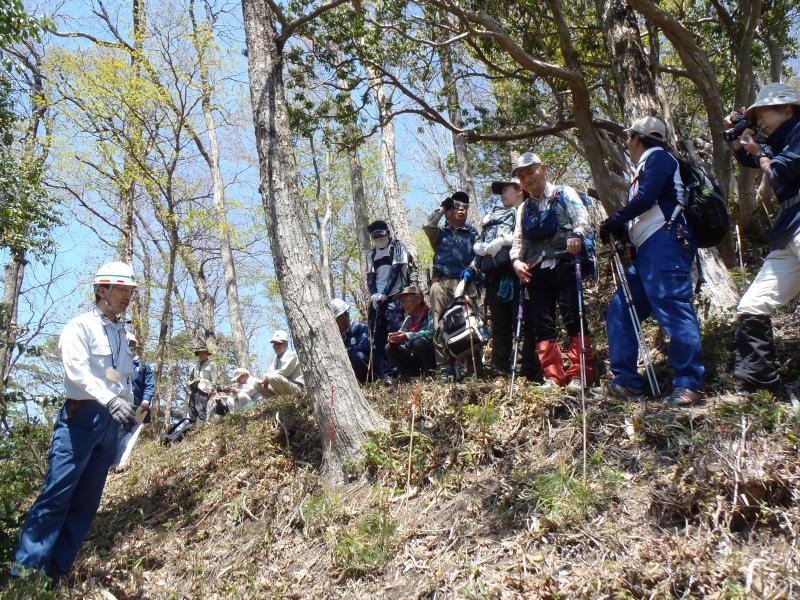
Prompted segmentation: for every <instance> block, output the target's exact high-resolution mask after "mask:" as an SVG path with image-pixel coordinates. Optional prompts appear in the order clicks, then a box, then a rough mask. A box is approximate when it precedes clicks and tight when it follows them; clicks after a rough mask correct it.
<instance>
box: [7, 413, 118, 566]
mask: <svg viewBox="0 0 800 600" xmlns="http://www.w3.org/2000/svg"><path fill="white" fill-rule="evenodd" d="M70 407H72V408H71V409H70ZM70 413H71V416H70ZM118 432H119V424H118V423H117V422H116V421H114V420H113V419H112V418H111V415H110V414H109V412H108V410H107V409H106V408H105V407H104V406H102V405H100V404H99V403H97V402H95V401H94V400H86V401H83V402H80V403H77V402H75V401H70V400H67V401H66V402H65V403H64V405H63V406H62V407H61V410H60V411H59V413H58V419H57V420H56V424H55V428H54V429H53V438H52V442H51V444H50V452H49V454H48V457H47V462H48V464H47V475H45V479H44V487H43V489H42V492H41V494H39V497H38V498H37V499H36V502H34V503H33V506H31V509H30V510H29V511H28V516H27V517H26V518H25V524H24V525H23V526H22V532H21V533H20V537H19V545H18V546H17V554H16V557H15V560H16V562H17V563H18V564H20V565H22V566H25V567H27V568H30V569H38V570H44V571H46V572H47V573H49V574H51V575H59V574H67V573H69V571H70V569H71V568H72V563H73V562H74V561H75V556H76V555H77V554H78V549H79V548H80V545H81V543H82V542H83V539H84V537H86V532H87V531H89V526H90V525H91V524H92V521H93V520H94V517H95V514H96V513H97V507H98V506H99V505H100V496H101V495H102V494H103V487H104V486H105V484H106V476H107V475H108V469H109V468H110V467H111V463H112V462H113V460H114V456H115V454H116V452H117V433H118ZM12 573H13V574H18V570H17V568H16V566H15V567H14V568H13V569H12Z"/></svg>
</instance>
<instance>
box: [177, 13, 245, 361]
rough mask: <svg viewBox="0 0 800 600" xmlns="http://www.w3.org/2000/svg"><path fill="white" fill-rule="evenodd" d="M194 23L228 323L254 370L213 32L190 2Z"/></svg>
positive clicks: (238, 352) (240, 352) (238, 354)
mask: <svg viewBox="0 0 800 600" xmlns="http://www.w3.org/2000/svg"><path fill="white" fill-rule="evenodd" d="M189 11H190V15H191V19H192V31H193V34H194V35H193V41H194V46H195V50H196V51H197V60H198V70H199V74H200V95H201V102H200V104H201V106H202V109H203V118H204V119H205V122H206V130H207V134H208V153H207V154H205V156H206V157H207V163H208V168H209V170H210V171H211V181H212V186H213V190H214V216H215V218H216V221H217V225H218V227H219V241H220V255H221V256H222V272H223V276H224V279H225V297H226V298H227V300H228V319H229V320H230V323H231V336H232V338H233V346H234V350H235V352H236V362H237V366H240V367H244V368H246V369H250V351H249V349H248V347H247V334H246V333H245V331H244V322H243V320H242V308H241V305H240V303H239V286H238V283H237V280H236V263H235V262H234V260H233V249H232V244H231V234H230V226H229V225H228V216H227V214H226V210H225V182H224V181H223V179H222V170H221V169H220V162H219V161H220V158H219V142H218V141H217V122H216V120H215V119H214V113H213V111H212V109H211V95H212V88H211V82H210V78H209V69H208V61H207V60H206V49H207V47H208V42H209V41H210V40H211V28H210V24H209V23H208V21H206V24H205V26H204V27H199V26H198V24H197V20H196V19H195V16H194V1H193V0H191V1H190V2H189Z"/></svg>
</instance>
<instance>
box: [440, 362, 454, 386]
mask: <svg viewBox="0 0 800 600" xmlns="http://www.w3.org/2000/svg"><path fill="white" fill-rule="evenodd" d="M439 377H440V379H441V381H442V383H455V382H456V371H455V368H454V367H452V366H450V365H445V366H443V367H442V368H441V369H439Z"/></svg>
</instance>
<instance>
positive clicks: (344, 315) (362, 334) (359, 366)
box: [331, 298, 372, 383]
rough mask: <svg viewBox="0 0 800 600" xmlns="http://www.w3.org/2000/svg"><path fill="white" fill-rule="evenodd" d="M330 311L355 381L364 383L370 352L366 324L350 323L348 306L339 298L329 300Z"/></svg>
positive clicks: (368, 370) (367, 371) (367, 375)
mask: <svg viewBox="0 0 800 600" xmlns="http://www.w3.org/2000/svg"><path fill="white" fill-rule="evenodd" d="M331 310H332V311H333V316H334V317H335V318H336V325H338V326H339V332H340V333H341V334H342V341H343V342H344V347H345V348H346V349H347V356H348V357H349V358H350V364H351V365H352V366H353V372H354V373H355V374H356V379H358V381H359V383H366V381H367V377H369V372H370V352H372V344H371V340H370V339H369V337H370V336H369V327H367V324H366V323H359V322H355V323H353V322H351V321H350V312H349V311H350V305H349V304H347V302H345V301H344V300H341V299H339V298H334V299H333V300H331Z"/></svg>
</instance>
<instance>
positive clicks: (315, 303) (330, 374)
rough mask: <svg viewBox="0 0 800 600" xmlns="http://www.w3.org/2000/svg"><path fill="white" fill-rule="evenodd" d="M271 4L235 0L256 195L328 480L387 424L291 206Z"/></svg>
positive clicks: (298, 210) (299, 213) (291, 161)
mask: <svg viewBox="0 0 800 600" xmlns="http://www.w3.org/2000/svg"><path fill="white" fill-rule="evenodd" d="M270 6H271V5H270V4H269V3H267V2H260V1H259V0H244V1H243V2H242V9H243V16H244V29H245V36H246V39H247V61H248V72H249V75H250V98H251V102H252V107H253V124H254V126H255V137H256V147H257V148H258V157H259V172H260V178H261V197H262V200H263V203H264V212H265V215H266V223H267V229H268V232H269V240H270V245H271V248H272V257H273V262H274V266H275V274H276V276H277V279H278V283H279V285H280V290H281V297H282V299H283V305H284V309H285V310H286V320H287V322H288V324H289V329H290V330H291V332H292V337H293V339H294V343H295V347H296V349H297V353H298V356H299V359H300V364H301V365H302V369H303V375H304V376H305V381H306V386H307V387H308V391H309V394H310V397H311V402H312V406H313V410H314V417H315V419H316V421H317V425H318V426H319V429H320V434H321V435H322V437H323V439H324V446H325V452H324V465H323V470H324V471H325V472H326V473H327V474H328V476H329V478H330V479H331V481H334V482H335V481H340V480H341V479H342V478H343V473H342V465H343V463H344V462H345V461H350V460H357V459H358V458H359V457H360V456H361V455H362V452H363V451H362V446H363V444H364V442H365V441H366V439H367V438H366V432H367V431H369V430H384V429H386V426H387V425H386V422H385V420H384V419H383V418H382V417H381V416H380V415H378V413H376V412H375V410H374V409H373V408H372V407H371V406H370V405H369V403H368V402H367V401H366V399H365V398H364V395H363V394H362V392H361V388H360V386H359V385H358V381H356V378H355V375H354V374H353V369H352V367H351V366H350V360H349V359H348V357H347V352H346V351H345V348H344V345H343V344H342V340H341V336H340V335H339V330H338V327H337V326H336V323H335V321H334V319H333V315H332V313H331V311H330V307H329V304H328V298H327V297H326V296H325V288H324V286H323V283H322V277H321V275H320V272H319V269H318V268H317V264H316V262H315V261H313V260H309V257H310V256H313V255H314V251H313V248H312V245H311V234H310V231H309V227H308V220H307V219H306V218H305V215H304V214H303V208H302V204H301V203H299V202H298V201H297V200H298V198H299V197H300V194H299V190H298V188H297V179H296V173H297V166H296V163H295V157H294V154H293V146H292V138H291V132H290V130H289V119H288V114H287V108H286V107H287V103H286V92H285V89H284V83H283V57H282V55H281V51H282V48H283V43H284V40H280V39H278V32H277V31H276V29H275V15H274V14H273V12H272V9H271V8H270ZM332 396H333V398H332ZM329 433H330V434H331V437H332V440H331V442H329V438H328V436H329Z"/></svg>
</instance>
